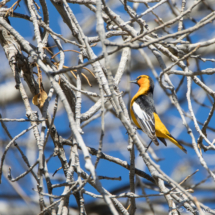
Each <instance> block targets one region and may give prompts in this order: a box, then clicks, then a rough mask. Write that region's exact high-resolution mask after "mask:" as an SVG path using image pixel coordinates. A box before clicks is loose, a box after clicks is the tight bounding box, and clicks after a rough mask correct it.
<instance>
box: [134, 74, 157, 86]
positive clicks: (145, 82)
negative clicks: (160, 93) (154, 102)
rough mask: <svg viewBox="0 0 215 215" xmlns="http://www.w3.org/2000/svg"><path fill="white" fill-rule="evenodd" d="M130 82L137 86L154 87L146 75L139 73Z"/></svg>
mask: <svg viewBox="0 0 215 215" xmlns="http://www.w3.org/2000/svg"><path fill="white" fill-rule="evenodd" d="M130 82H131V83H134V84H137V85H138V86H139V87H144V88H145V87H147V88H152V89H154V82H153V80H152V79H151V77H149V76H148V75H140V76H138V77H137V78H136V79H135V80H133V81H130Z"/></svg>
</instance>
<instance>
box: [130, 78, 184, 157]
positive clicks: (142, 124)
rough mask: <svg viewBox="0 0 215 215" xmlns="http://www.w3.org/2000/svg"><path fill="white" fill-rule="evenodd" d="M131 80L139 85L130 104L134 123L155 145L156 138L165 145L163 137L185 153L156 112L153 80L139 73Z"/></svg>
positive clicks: (157, 143)
mask: <svg viewBox="0 0 215 215" xmlns="http://www.w3.org/2000/svg"><path fill="white" fill-rule="evenodd" d="M131 82H132V83H135V84H137V85H139V90H138V92H137V93H136V94H135V96H134V97H133V98H132V100H131V105H130V111H131V117H132V120H133V121H134V123H135V125H136V126H137V127H138V128H139V129H141V130H142V131H143V132H145V133H146V134H147V135H148V137H149V138H150V139H151V140H152V141H153V142H154V143H155V144H156V145H159V142H158V140H157V138H158V139H159V140H160V141H161V142H163V143H164V145H165V146H166V145H167V144H166V141H165V139H164V138H166V139H168V140H170V141H171V142H173V143H174V144H175V145H176V146H178V147H179V148H180V149H182V150H183V151H184V152H185V153H187V150H186V149H185V148H184V147H183V146H182V145H181V144H180V143H179V142H178V141H177V140H176V139H175V138H174V137H173V136H172V135H171V134H170V133H169V131H168V130H167V128H166V127H165V125H164V124H163V123H162V122H161V120H160V118H159V116H158V115H157V113H156V110H155V105H154V100H153V90H154V82H153V80H152V79H151V78H150V77H149V76H147V75H141V76H139V77H137V79H136V80H134V81H131Z"/></svg>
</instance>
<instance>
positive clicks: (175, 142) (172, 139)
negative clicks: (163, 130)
mask: <svg viewBox="0 0 215 215" xmlns="http://www.w3.org/2000/svg"><path fill="white" fill-rule="evenodd" d="M166 138H168V139H169V140H170V141H171V142H172V143H174V144H175V145H176V146H178V148H180V149H181V150H183V151H184V152H185V153H186V154H187V150H186V149H185V148H184V147H183V146H182V145H181V144H180V143H179V142H178V141H177V140H176V139H175V138H174V137H173V136H172V135H171V134H168V135H167V136H166Z"/></svg>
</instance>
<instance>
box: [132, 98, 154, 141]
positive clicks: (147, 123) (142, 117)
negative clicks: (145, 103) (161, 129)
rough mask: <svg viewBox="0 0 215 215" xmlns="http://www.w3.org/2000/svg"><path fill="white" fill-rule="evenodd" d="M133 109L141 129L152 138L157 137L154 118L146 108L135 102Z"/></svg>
mask: <svg viewBox="0 0 215 215" xmlns="http://www.w3.org/2000/svg"><path fill="white" fill-rule="evenodd" d="M132 110H133V112H134V115H135V117H136V119H137V122H138V123H139V125H140V127H141V129H142V130H143V131H144V132H145V133H146V134H147V135H148V136H149V137H150V138H151V139H154V138H156V136H155V123H154V118H151V117H150V116H149V115H148V114H147V113H146V112H145V111H144V110H142V109H141V107H140V106H139V105H138V104H137V103H136V102H134V103H133V105H132Z"/></svg>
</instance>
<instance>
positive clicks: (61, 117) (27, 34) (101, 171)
mask: <svg viewBox="0 0 215 215" xmlns="http://www.w3.org/2000/svg"><path fill="white" fill-rule="evenodd" d="M13 3H14V1H11V2H9V3H8V7H10V6H11V5H12V4H13ZM47 4H48V8H49V11H50V14H49V15H50V20H51V21H50V27H51V28H52V29H53V30H54V31H55V32H56V33H59V34H62V35H64V36H65V35H66V36H69V35H70V32H69V29H68V28H67V26H66V25H65V23H63V21H62V19H61V18H60V17H59V16H58V15H57V13H56V9H55V8H54V7H53V6H52V4H51V3H50V1H48V2H47ZM129 4H130V3H129ZM152 5H153V4H152ZM70 6H71V9H72V10H73V12H74V14H75V15H76V17H77V19H78V21H80V22H81V23H82V24H84V22H86V21H87V20H86V17H88V16H86V17H83V13H89V14H93V13H92V12H91V11H89V10H88V9H85V7H84V6H81V7H80V6H78V5H76V4H70ZM114 10H115V11H117V12H118V13H122V14H121V15H122V17H123V18H125V21H127V20H126V19H128V17H127V16H125V15H124V14H123V8H122V7H116V8H115V9H114ZM143 10H144V7H143V6H141V7H140V9H139V10H138V12H139V13H140V12H141V11H143ZM16 12H18V13H23V14H28V11H27V9H26V7H25V5H24V2H23V1H21V2H20V7H18V8H17V10H16ZM40 15H41V16H42V14H40ZM147 19H150V17H149V18H147V17H146V20H147ZM10 22H11V25H12V26H13V27H14V28H15V29H16V30H17V31H18V32H20V34H21V35H22V36H23V37H24V38H26V39H27V40H28V41H29V42H31V43H32V44H34V45H35V44H36V41H35V40H34V39H33V38H32V34H33V25H32V23H30V22H28V21H25V20H22V19H17V18H12V17H11V18H10ZM193 25H194V24H193V23H192V22H191V21H187V22H185V27H186V28H187V27H190V26H193ZM204 29H205V30H207V35H205V38H210V37H213V35H214V28H208V27H207V26H206V27H204V28H203V30H204ZM90 36H95V35H90ZM200 38H202V31H201V32H200V31H198V33H196V34H192V35H191V39H192V42H193V43H195V42H197V41H199V40H200ZM110 40H111V39H110ZM50 41H51V42H52V40H50ZM63 47H64V48H65V49H67V48H68V47H70V49H71V45H67V44H63ZM72 48H74V47H72ZM93 50H94V51H95V54H100V52H101V48H100V46H99V47H95V48H93ZM55 51H56V49H55ZM207 57H211V56H207ZM65 64H66V65H70V59H69V57H66V62H65ZM213 67H214V63H213V62H210V61H207V62H206V63H204V62H200V68H201V69H205V68H213ZM193 69H194V71H196V68H193ZM156 71H157V73H160V72H161V69H160V68H156ZM130 72H131V75H130V76H131V79H132V80H133V79H135V78H136V77H137V76H139V75H141V74H142V73H143V72H142V71H141V70H140V71H135V73H132V71H130ZM147 72H148V73H147V74H150V71H147ZM151 77H152V78H153V80H154V81H155V93H154V99H155V104H156V106H157V107H159V106H160V105H162V103H163V102H164V101H168V104H170V101H169V100H168V98H167V96H166V95H165V94H164V92H163V91H162V89H161V87H160V86H159V84H158V82H157V81H156V80H155V78H154V77H153V76H152V73H151ZM211 77H212V76H211ZM211 77H208V76H204V78H205V81H206V82H207V85H208V86H210V87H211V88H212V89H214V88H215V87H214V85H213V83H214V79H213V78H211ZM181 78H182V77H181V76H177V77H175V76H171V80H172V82H173V85H174V86H177V85H178V83H179V82H180V79H181ZM9 81H11V79H10V80H9ZM124 83H125V78H123V80H122V83H121V84H120V89H121V90H124V89H126V87H125V86H124V85H123V84H124ZM0 84H6V82H5V81H3V82H2V83H0ZM185 87H186V84H185V85H183V90H181V91H180V92H181V93H180V92H179V93H178V94H177V96H178V98H179V100H180V99H182V98H184V96H185V93H186V88H185ZM137 90H138V87H137V86H136V85H131V95H134V94H135V92H136V91H137ZM192 90H193V93H196V95H197V96H198V95H199V94H198V93H199V87H198V86H197V85H196V84H193V85H192ZM214 90H215V89H214ZM83 98H84V99H83V104H82V113H84V112H85V111H87V110H88V109H89V107H90V106H92V105H93V102H91V101H89V100H87V98H86V97H84V96H83ZM124 99H125V102H126V104H127V103H128V99H129V98H128V96H125V97H124ZM198 99H199V100H200V101H201V102H202V103H204V104H206V105H208V106H210V107H211V103H210V102H209V100H208V98H207V97H202V94H201V95H200V96H199V97H198ZM53 103H54V98H53V99H52V101H51V105H50V106H51V107H50V109H51V110H52V109H53ZM31 105H32V109H33V110H35V111H38V109H37V107H35V106H34V105H33V104H31ZM17 106H18V107H19V108H17ZM169 107H170V108H169V110H168V111H167V112H165V114H162V115H161V119H162V120H163V122H164V124H165V125H166V126H167V128H168V129H169V130H170V133H171V134H173V136H174V135H177V138H178V139H180V140H186V141H187V142H189V143H191V138H190V136H189V135H188V134H187V132H186V129H185V128H183V129H181V130H180V132H178V130H179V129H177V127H175V125H177V126H179V127H180V128H181V127H183V125H182V121H181V120H180V115H179V113H178V111H177V110H176V108H175V107H173V106H172V105H171V104H170V106H169ZM182 108H183V110H184V111H186V112H188V107H187V103H186V102H184V103H183V104H182ZM193 108H194V110H196V111H197V112H196V116H197V119H198V120H199V121H200V122H204V121H205V120H206V118H207V116H208V114H209V108H207V107H201V106H199V105H198V104H196V103H194V102H193ZM157 111H158V112H159V109H158V110H157ZM0 112H1V113H2V114H3V116H5V117H8V118H26V116H25V109H24V106H23V104H22V103H19V104H17V103H14V104H10V105H8V106H7V107H0ZM186 119H187V120H188V118H186ZM113 120H114V122H115V123H116V127H117V129H116V130H114V129H108V130H107V132H106V133H105V137H104V141H103V142H104V144H103V145H104V152H106V151H107V153H108V154H110V155H111V156H114V157H118V158H120V159H122V160H126V161H127V162H129V153H128V151H127V145H126V143H127V140H128V135H127V134H126V130H125V129H124V128H123V127H122V126H121V122H120V120H119V119H116V118H115V117H114V116H113V115H112V114H111V113H107V114H106V116H105V126H106V127H108V125H109V123H110V124H111V125H113V124H112V122H113ZM188 121H189V120H188ZM213 122H214V117H213V118H212V120H211V122H210V123H209V126H213V124H214V123H213ZM100 123H101V120H100V118H99V119H97V120H95V121H93V122H91V123H90V124H89V125H87V126H86V127H85V128H84V129H83V131H84V132H85V133H84V135H83V138H84V141H85V142H86V144H87V146H91V147H94V148H98V142H99V137H100V132H97V130H98V128H99V126H100ZM6 125H7V127H8V128H10V132H11V135H12V136H13V137H14V136H16V135H17V134H19V133H20V132H21V131H22V130H24V129H26V128H27V127H29V126H30V123H17V122H12V123H6ZM189 125H190V126H191V128H192V130H193V132H194V135H195V137H196V140H197V137H198V133H197V132H196V131H195V128H194V124H193V122H192V120H190V122H189ZM55 126H56V128H57V130H58V132H59V134H60V135H62V136H63V137H64V138H68V137H69V136H70V131H69V129H68V128H69V122H68V118H67V114H66V113H65V111H64V110H63V108H62V104H61V108H60V110H59V112H58V113H57V116H56V119H55ZM200 127H201V126H200ZM119 131H120V132H119ZM138 133H139V134H140V135H141V136H142V137H143V138H144V139H145V140H146V142H149V139H148V138H147V137H146V135H144V134H143V133H142V132H141V131H138ZM32 135H33V134H32V132H28V133H27V134H25V135H23V136H22V137H20V138H19V139H18V140H17V142H18V143H20V144H21V143H22V141H25V140H26V139H28V140H29V139H30V138H31V137H32ZM0 136H1V139H2V140H4V141H7V142H9V140H8V137H7V136H6V135H5V133H4V131H3V129H2V127H1V126H0ZM208 137H209V138H210V140H212V139H214V138H215V135H214V134H213V132H208ZM106 144H108V145H106ZM116 144H120V146H119V145H116ZM167 144H168V146H172V143H170V142H167ZM29 145H30V146H29V147H28V149H26V148H25V147H22V149H23V150H26V151H25V152H26V153H27V154H28V155H30V157H29V160H30V162H31V164H33V163H34V162H35V160H36V159H37V154H35V153H34V152H35V150H37V146H36V145H35V142H34V141H33V143H31V142H29ZM47 147H48V150H46V153H45V155H46V157H48V156H50V154H51V153H52V150H53V143H52V142H51V141H49V142H48V144H47ZM119 147H120V149H121V150H120V151H119ZM153 148H154V150H155V151H156V153H158V155H159V157H161V158H164V159H163V160H162V161H160V162H159V163H158V164H159V165H160V167H161V169H162V170H163V171H164V172H165V173H166V174H167V175H170V176H171V174H173V170H175V169H177V168H181V175H178V177H177V178H176V179H175V180H177V181H180V180H182V179H183V178H185V177H186V176H187V175H188V174H191V173H192V172H194V171H195V170H196V169H197V168H198V169H199V170H200V171H199V173H197V174H196V175H195V176H194V177H193V179H192V180H193V181H195V182H198V181H200V180H201V179H203V178H205V177H206V176H207V172H206V170H205V169H204V168H203V167H202V166H201V165H199V160H198V158H197V156H196V154H195V152H194V150H193V149H192V148H189V147H186V149H187V151H188V153H187V155H186V154H184V153H183V152H182V151H180V149H176V148H175V147H165V146H162V144H160V146H159V147H155V146H153ZM2 150H4V148H2ZM69 150H70V149H69V147H68V146H65V151H66V152H67V158H69ZM79 153H80V158H81V159H80V162H81V167H82V168H84V159H83V155H82V153H81V152H80V151H79ZM17 157H18V158H19V159H20V155H18V153H17V150H16V149H14V148H11V149H10V150H9V152H8V154H7V160H6V161H7V162H6V164H7V165H8V166H12V175H13V176H14V177H15V176H17V175H19V174H21V173H22V172H23V168H22V166H20V165H19V168H13V166H14V163H16V161H17ZM135 157H136V160H135V163H136V164H135V165H136V167H137V168H140V169H141V170H143V171H146V172H147V173H149V171H148V170H147V168H146V166H145V165H144V163H143V161H142V159H141V158H140V157H139V153H138V151H137V150H136V149H135ZM188 157H189V159H188ZM8 158H10V159H8ZM205 159H206V161H207V162H208V164H209V167H210V168H211V169H213V168H214V157H213V152H212V151H208V152H207V156H205ZM92 161H93V162H95V157H93V156H92ZM190 163H192V168H190V167H188V166H190ZM186 164H189V165H186ZM60 165H61V164H60V161H59V160H58V158H57V157H53V158H52V159H51V160H50V161H49V163H48V168H49V171H50V172H51V173H53V172H54V171H55V170H56V169H57V168H59V167H60ZM36 171H37V170H36V168H35V172H36ZM97 173H98V175H101V176H103V175H105V176H110V177H119V176H121V177H122V180H121V181H109V180H101V183H102V185H103V186H104V187H105V188H106V189H107V190H109V191H111V190H114V189H116V188H118V187H120V186H122V185H126V184H128V183H129V171H128V170H126V169H124V168H122V167H120V166H118V165H116V164H114V163H111V162H109V161H106V160H102V159H101V160H100V162H99V165H98V168H97ZM60 176H63V171H62V170H60V171H58V173H57V174H56V175H55V177H52V182H53V184H54V183H58V182H59V181H58V180H55V179H58V178H60ZM26 180H31V183H29V184H27V186H26V188H25V189H24V191H25V192H26V194H27V195H29V196H34V197H35V191H33V190H32V188H36V184H35V182H33V181H32V179H31V177H29V175H28V176H26V177H25V178H24V179H21V180H20V181H19V184H20V186H23V185H24V184H25V183H26ZM5 185H6V186H5ZM5 188H7V192H9V193H14V190H13V188H12V187H11V186H10V185H9V183H8V182H7V180H6V179H5V177H3V183H2V185H0V195H1V194H4V193H5V192H6V189H5ZM85 189H86V190H88V191H90V192H94V193H97V191H96V190H95V189H94V188H92V187H91V186H90V185H87V186H86V188H85ZM62 191H63V188H57V189H55V190H54V191H53V194H55V195H60V194H61V193H62ZM46 192H47V190H46ZM137 192H140V191H139V190H137ZM147 192H148V193H151V192H152V191H150V190H147ZM202 194H203V193H201V194H200V193H198V192H197V193H196V195H202ZM209 195H212V194H211V193H209ZM213 195H214V194H213ZM84 198H85V201H86V202H90V201H93V198H92V197H89V196H87V195H84ZM0 201H3V199H1V198H0ZM137 201H140V200H137ZM70 205H71V206H74V205H75V199H74V197H71V201H70Z"/></svg>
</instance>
